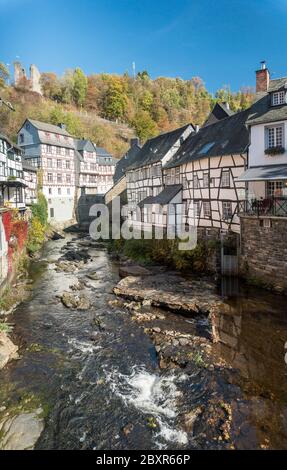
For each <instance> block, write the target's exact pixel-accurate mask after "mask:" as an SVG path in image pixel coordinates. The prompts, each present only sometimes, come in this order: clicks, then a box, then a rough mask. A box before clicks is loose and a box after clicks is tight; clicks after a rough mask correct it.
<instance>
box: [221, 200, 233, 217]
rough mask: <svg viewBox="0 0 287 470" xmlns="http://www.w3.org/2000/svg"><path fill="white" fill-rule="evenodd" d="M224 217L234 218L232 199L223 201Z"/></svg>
mask: <svg viewBox="0 0 287 470" xmlns="http://www.w3.org/2000/svg"><path fill="white" fill-rule="evenodd" d="M222 217H223V220H230V219H231V218H232V201H222Z"/></svg>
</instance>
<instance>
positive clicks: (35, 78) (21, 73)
mask: <svg viewBox="0 0 287 470" xmlns="http://www.w3.org/2000/svg"><path fill="white" fill-rule="evenodd" d="M40 79H41V73H40V72H39V70H38V68H37V67H36V65H34V64H32V65H31V66H30V78H28V77H27V74H26V70H25V68H24V67H22V65H21V63H20V62H15V63H14V86H15V87H21V86H27V87H28V88H29V89H30V90H31V91H34V92H35V93H39V94H40V95H42V87H41V82H40Z"/></svg>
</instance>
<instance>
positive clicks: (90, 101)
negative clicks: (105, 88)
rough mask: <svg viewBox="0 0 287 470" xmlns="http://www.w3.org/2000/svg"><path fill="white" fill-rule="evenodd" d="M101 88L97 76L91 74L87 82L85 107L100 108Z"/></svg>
mask: <svg viewBox="0 0 287 470" xmlns="http://www.w3.org/2000/svg"><path fill="white" fill-rule="evenodd" d="M98 101H99V89H98V80H97V76H95V75H90V76H89V77H88V83H87V95H86V101H85V107H86V108H87V109H90V110H95V111H97V110H98Z"/></svg>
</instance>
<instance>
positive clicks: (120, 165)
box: [114, 144, 141, 183]
mask: <svg viewBox="0 0 287 470" xmlns="http://www.w3.org/2000/svg"><path fill="white" fill-rule="evenodd" d="M140 149H141V147H140V146H139V145H137V144H135V145H132V146H131V147H130V149H129V150H128V151H127V153H126V154H125V155H124V156H123V157H122V158H121V159H120V160H118V162H117V163H116V170H115V174H114V182H115V183H116V182H117V181H119V180H120V179H121V178H122V177H123V175H124V174H125V170H126V168H127V167H128V166H129V165H132V164H133V163H134V162H135V161H136V158H137V155H138V153H139V151H140Z"/></svg>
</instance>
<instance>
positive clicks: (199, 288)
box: [114, 273, 221, 315]
mask: <svg viewBox="0 0 287 470" xmlns="http://www.w3.org/2000/svg"><path fill="white" fill-rule="evenodd" d="M114 293H115V294H116V295H118V296H120V297H123V298H126V299H129V300H134V301H137V302H144V301H147V300H148V301H149V302H150V303H151V305H153V306H154V307H161V308H165V309H168V310H173V311H175V312H179V313H183V314H190V315H193V314H205V315H207V314H209V313H212V312H213V311H214V310H215V309H217V308H218V306H219V305H221V299H220V297H219V296H218V295H217V294H216V293H215V286H214V285H213V284H210V283H209V282H208V281H207V280H204V279H203V280H186V279H183V278H182V277H181V276H179V275H177V274H174V273H165V274H157V275H154V276H143V277H135V276H128V277H125V278H124V279H122V280H121V281H120V282H119V283H118V284H117V285H116V287H115V288H114Z"/></svg>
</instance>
